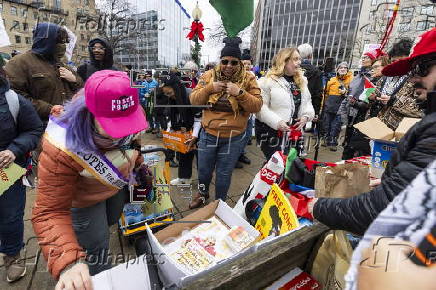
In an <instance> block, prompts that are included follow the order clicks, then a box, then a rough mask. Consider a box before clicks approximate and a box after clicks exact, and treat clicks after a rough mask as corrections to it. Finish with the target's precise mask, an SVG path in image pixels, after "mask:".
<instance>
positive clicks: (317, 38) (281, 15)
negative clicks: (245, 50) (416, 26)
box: [252, 0, 362, 70]
mask: <svg viewBox="0 0 436 290" xmlns="http://www.w3.org/2000/svg"><path fill="white" fill-rule="evenodd" d="M361 2H362V0H310V1H308V0H260V1H259V3H258V7H257V10H256V14H255V15H256V16H255V25H254V30H253V40H252V50H253V55H254V59H255V62H256V64H258V65H260V67H261V68H262V69H264V70H266V69H267V68H268V67H269V66H270V65H271V61H272V58H273V57H274V55H275V54H276V53H277V52H278V51H279V50H280V49H281V48H284V47H289V46H298V45H300V44H302V43H306V42H307V43H309V44H311V45H312V47H313V50H314V52H313V58H314V60H313V63H314V64H315V65H321V64H322V63H323V62H324V59H325V58H326V57H333V58H334V59H335V60H336V62H340V61H348V62H350V61H351V57H352V50H353V45H354V38H355V34H356V30H357V26H358V22H359V15H360V9H361Z"/></svg>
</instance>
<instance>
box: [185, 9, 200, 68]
mask: <svg viewBox="0 0 436 290" xmlns="http://www.w3.org/2000/svg"><path fill="white" fill-rule="evenodd" d="M202 14H203V12H202V11H201V9H200V7H198V1H197V4H196V5H195V8H194V10H193V11H192V18H194V21H193V22H192V25H191V32H189V34H188V36H187V37H188V38H189V39H190V40H192V41H193V42H194V47H193V48H192V50H191V57H192V60H193V61H194V62H195V63H196V64H197V66H198V67H200V59H201V54H200V50H201V45H200V42H199V40H201V41H203V40H204V36H203V30H204V28H203V24H202V23H201V22H200V18H201V16H202Z"/></svg>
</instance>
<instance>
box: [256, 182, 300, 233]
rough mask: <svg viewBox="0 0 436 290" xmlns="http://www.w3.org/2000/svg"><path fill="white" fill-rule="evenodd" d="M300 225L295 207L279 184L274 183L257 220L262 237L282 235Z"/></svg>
mask: <svg viewBox="0 0 436 290" xmlns="http://www.w3.org/2000/svg"><path fill="white" fill-rule="evenodd" d="M298 227H299V223H298V218H297V215H296V214H295V211H294V209H293V208H292V206H291V203H290V202H289V199H288V198H286V196H285V194H284V193H283V191H282V190H281V189H280V188H279V186H278V185H277V184H273V185H272V187H271V191H270V192H269V194H268V197H267V199H266V203H265V205H264V207H263V208H262V211H261V213H260V216H259V219H258V220H257V222H256V230H258V231H259V232H260V235H261V237H260V239H261V240H262V239H264V238H266V237H268V236H280V235H283V234H285V233H287V232H289V231H291V230H293V229H296V228H298Z"/></svg>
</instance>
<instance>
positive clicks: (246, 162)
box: [239, 154, 251, 165]
mask: <svg viewBox="0 0 436 290" xmlns="http://www.w3.org/2000/svg"><path fill="white" fill-rule="evenodd" d="M239 161H240V162H242V163H245V164H247V165H250V164H251V160H250V159H248V157H247V156H245V155H244V154H241V156H239Z"/></svg>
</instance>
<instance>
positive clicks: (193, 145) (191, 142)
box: [185, 136, 198, 151]
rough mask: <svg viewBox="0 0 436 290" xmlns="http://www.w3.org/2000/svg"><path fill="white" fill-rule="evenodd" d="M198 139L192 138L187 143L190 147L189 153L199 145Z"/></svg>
mask: <svg viewBox="0 0 436 290" xmlns="http://www.w3.org/2000/svg"><path fill="white" fill-rule="evenodd" d="M197 140H198V138H197V137H195V136H192V137H191V138H189V139H188V140H186V141H185V144H186V145H188V151H191V150H192V149H194V147H195V144H196V143H197Z"/></svg>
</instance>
